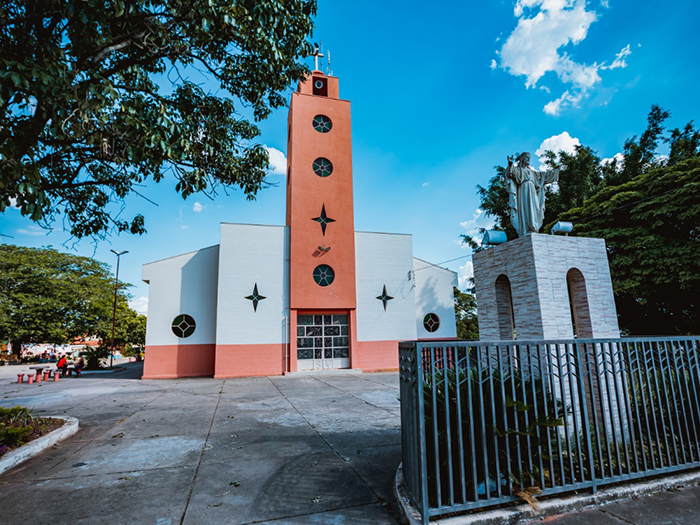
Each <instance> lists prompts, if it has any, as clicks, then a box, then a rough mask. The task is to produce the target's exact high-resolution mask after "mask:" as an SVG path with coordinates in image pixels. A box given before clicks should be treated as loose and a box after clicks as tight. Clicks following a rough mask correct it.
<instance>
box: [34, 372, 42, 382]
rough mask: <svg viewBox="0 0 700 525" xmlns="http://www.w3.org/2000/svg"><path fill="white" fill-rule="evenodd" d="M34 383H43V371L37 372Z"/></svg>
mask: <svg viewBox="0 0 700 525" xmlns="http://www.w3.org/2000/svg"><path fill="white" fill-rule="evenodd" d="M34 381H36V382H37V383H41V370H37V371H36V377H35V378H34Z"/></svg>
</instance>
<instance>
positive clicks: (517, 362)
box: [399, 337, 700, 523]
mask: <svg viewBox="0 0 700 525" xmlns="http://www.w3.org/2000/svg"><path fill="white" fill-rule="evenodd" d="M699 354H700V338H698V337H685V338H675V337H673V338H670V337H667V338H625V339H575V340H564V341H507V342H506V341H498V342H481V341H479V342H463V341H442V342H440V341H438V342H403V343H400V345H399V367H400V379H401V433H402V436H401V437H402V445H403V447H402V448H403V473H404V479H405V482H406V489H407V491H408V493H409V496H410V498H411V500H412V502H413V504H414V505H415V506H416V508H417V509H418V510H419V512H420V514H421V516H422V519H423V523H427V522H428V520H429V518H430V517H431V516H439V515H443V514H447V513H453V512H459V511H466V510H471V509H476V508H482V507H489V506H494V505H499V504H503V503H508V502H513V501H522V500H521V499H520V498H519V497H518V495H517V494H518V492H521V491H523V490H524V489H527V488H530V491H533V489H532V487H535V488H537V489H540V490H541V491H542V494H543V495H551V494H557V493H561V492H567V491H572V490H580V489H589V490H592V491H593V492H595V491H596V489H597V487H599V486H602V485H605V484H610V483H618V482H621V481H625V480H631V479H637V478H643V477H650V476H654V475H658V474H663V473H667V472H672V471H679V470H684V469H689V468H693V467H698V466H700V362H699V358H700V355H699Z"/></svg>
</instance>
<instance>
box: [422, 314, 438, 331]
mask: <svg viewBox="0 0 700 525" xmlns="http://www.w3.org/2000/svg"><path fill="white" fill-rule="evenodd" d="M423 328H425V329H426V330H427V331H428V332H430V333H431V334H432V333H433V332H435V331H437V329H438V328H440V318H439V317H438V316H437V315H436V314H428V315H426V316H425V317H424V318H423Z"/></svg>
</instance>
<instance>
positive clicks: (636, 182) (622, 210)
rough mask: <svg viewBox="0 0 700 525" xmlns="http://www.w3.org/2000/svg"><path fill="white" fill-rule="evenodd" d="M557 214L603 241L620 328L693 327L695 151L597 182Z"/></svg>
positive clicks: (697, 290)
mask: <svg viewBox="0 0 700 525" xmlns="http://www.w3.org/2000/svg"><path fill="white" fill-rule="evenodd" d="M561 218H562V219H563V220H569V221H572V222H573V223H574V224H575V225H576V226H575V229H574V234H575V235H578V236H584V237H599V238H603V239H605V242H606V245H607V249H608V257H609V259H610V269H611V274H612V281H613V288H614V291H615V302H616V305H617V312H618V316H619V319H620V325H621V327H622V328H623V329H624V330H625V331H626V332H628V333H630V334H639V335H671V334H697V333H699V332H700V274H699V273H698V272H697V265H698V260H700V157H698V156H695V157H694V158H690V159H688V160H685V161H682V162H679V163H677V164H672V165H671V164H670V165H668V166H661V167H657V168H655V169H652V170H650V171H647V172H646V173H642V174H640V175H638V176H637V177H635V178H633V179H632V180H630V181H629V182H627V183H625V184H622V185H620V186H613V187H608V188H605V189H603V190H602V191H600V192H599V193H598V194H596V195H595V196H594V197H592V198H591V199H589V200H588V201H586V202H585V203H584V205H583V206H582V207H580V208H576V209H574V210H571V211H569V212H568V213H564V214H563V215H562V216H561Z"/></svg>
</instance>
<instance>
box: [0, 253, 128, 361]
mask: <svg viewBox="0 0 700 525" xmlns="http://www.w3.org/2000/svg"><path fill="white" fill-rule="evenodd" d="M128 286H129V285H127V284H123V283H120V290H119V293H118V306H119V308H118V309H117V311H118V313H120V315H119V316H118V317H117V321H120V319H121V318H126V319H128V318H129V317H133V316H134V315H136V312H133V311H131V313H128V312H124V310H125V309H128V310H131V309H130V308H129V307H128V305H127V295H126V293H125V289H126V288H127V287H128ZM113 304H114V277H113V276H112V273H111V271H110V268H109V266H108V265H107V264H105V263H101V262H98V261H95V260H94V259H90V258H87V257H80V256H77V255H72V254H67V253H60V252H58V251H56V250H55V249H53V248H25V247H21V246H13V245H10V244H3V245H0V341H12V343H13V345H12V347H13V351H15V352H19V348H20V347H21V345H22V344H23V343H29V342H34V343H49V342H50V343H69V342H70V341H72V340H74V339H75V338H78V337H85V336H88V335H98V336H100V337H103V338H104V337H107V335H106V334H109V333H110V331H111V326H112V307H113ZM121 324H122V323H118V325H117V326H118V327H119V326H120V325H121ZM124 324H126V325H127V326H128V324H127V323H124ZM120 337H121V336H120ZM138 337H140V336H139V335H137V334H136V335H130V336H128V337H127V336H125V339H132V341H127V342H133V343H134V344H138V343H139V339H138Z"/></svg>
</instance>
